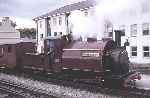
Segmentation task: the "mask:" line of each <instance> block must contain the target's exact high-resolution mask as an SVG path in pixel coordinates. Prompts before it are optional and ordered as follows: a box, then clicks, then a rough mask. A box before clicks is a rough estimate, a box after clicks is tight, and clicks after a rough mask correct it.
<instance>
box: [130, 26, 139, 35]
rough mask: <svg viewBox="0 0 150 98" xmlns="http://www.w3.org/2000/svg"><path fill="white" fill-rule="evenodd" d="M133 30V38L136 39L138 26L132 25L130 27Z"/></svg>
mask: <svg viewBox="0 0 150 98" xmlns="http://www.w3.org/2000/svg"><path fill="white" fill-rule="evenodd" d="M130 30H131V37H136V36H137V24H132V25H131V26H130Z"/></svg>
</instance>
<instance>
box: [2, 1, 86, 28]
mask: <svg viewBox="0 0 150 98" xmlns="http://www.w3.org/2000/svg"><path fill="white" fill-rule="evenodd" d="M78 1H83V0H0V17H4V16H9V17H11V19H12V20H13V21H15V22H16V23H17V25H18V28H19V27H34V22H33V21H32V18H34V17H36V16H39V15H42V14H45V13H47V12H49V11H51V10H53V9H56V8H58V7H61V6H64V5H67V4H71V3H74V2H78Z"/></svg>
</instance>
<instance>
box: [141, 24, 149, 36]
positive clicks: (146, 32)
mask: <svg viewBox="0 0 150 98" xmlns="http://www.w3.org/2000/svg"><path fill="white" fill-rule="evenodd" d="M142 30H143V35H149V23H143V24H142Z"/></svg>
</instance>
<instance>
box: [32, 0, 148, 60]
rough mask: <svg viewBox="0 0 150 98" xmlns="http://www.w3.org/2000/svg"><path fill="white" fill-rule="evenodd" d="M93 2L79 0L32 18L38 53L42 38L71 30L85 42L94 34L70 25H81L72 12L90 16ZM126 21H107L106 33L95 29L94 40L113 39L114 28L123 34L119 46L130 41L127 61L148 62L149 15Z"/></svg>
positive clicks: (40, 48)
mask: <svg viewBox="0 0 150 98" xmlns="http://www.w3.org/2000/svg"><path fill="white" fill-rule="evenodd" d="M95 5H96V4H95V2H94V1H93V0H87V1H82V2H79V3H75V4H71V5H67V6H64V7H61V8H58V9H56V10H54V11H51V12H49V13H47V14H45V15H42V16H39V17H36V18H34V19H33V20H34V21H35V22H36V23H37V43H38V52H43V48H44V39H45V38H46V37H49V36H61V35H66V34H68V33H71V32H72V33H79V35H80V36H81V38H82V40H83V41H86V39H87V36H90V37H93V35H92V34H91V33H87V34H88V35H87V36H86V35H85V34H82V33H84V32H79V31H80V29H79V30H78V31H76V32H74V31H73V28H75V26H77V25H79V27H80V26H81V25H80V24H83V21H82V19H81V18H83V17H76V15H75V13H76V12H80V14H81V16H85V18H87V17H92V15H93V13H94V7H95ZM72 15H75V16H74V17H76V20H75V21H76V22H75V23H77V25H75V24H72V23H71V21H70V19H69V18H71V17H73V16H72ZM94 18H95V17H94ZM127 21H130V22H125V23H117V22H116V23H113V25H112V24H111V23H110V24H109V23H108V24H106V25H105V32H103V33H101V30H96V31H97V32H96V34H97V39H99V35H100V36H102V37H105V38H113V39H115V32H113V31H114V30H122V31H124V34H123V35H122V37H121V45H122V46H123V45H124V43H125V42H126V40H128V41H129V43H130V45H129V46H128V47H127V51H128V53H129V58H130V61H131V62H135V63H150V32H149V28H150V27H149V23H150V19H149V16H148V15H142V16H141V17H137V18H133V19H132V20H127ZM95 22H96V21H95ZM108 22H109V21H108ZM96 23H97V22H96ZM97 25H98V23H97ZM94 26H95V25H94ZM112 26H113V27H112ZM86 29H87V30H88V31H90V32H92V30H93V31H95V29H94V28H93V29H92V30H89V28H88V27H87V28H86ZM101 34H103V35H101ZM94 37H95V36H94Z"/></svg>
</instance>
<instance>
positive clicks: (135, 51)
mask: <svg viewBox="0 0 150 98" xmlns="http://www.w3.org/2000/svg"><path fill="white" fill-rule="evenodd" d="M133 48H136V50H134V51H133ZM137 49H138V47H137V46H131V57H137V56H138V54H137V53H138V52H137ZM133 53H136V56H134V55H133Z"/></svg>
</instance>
